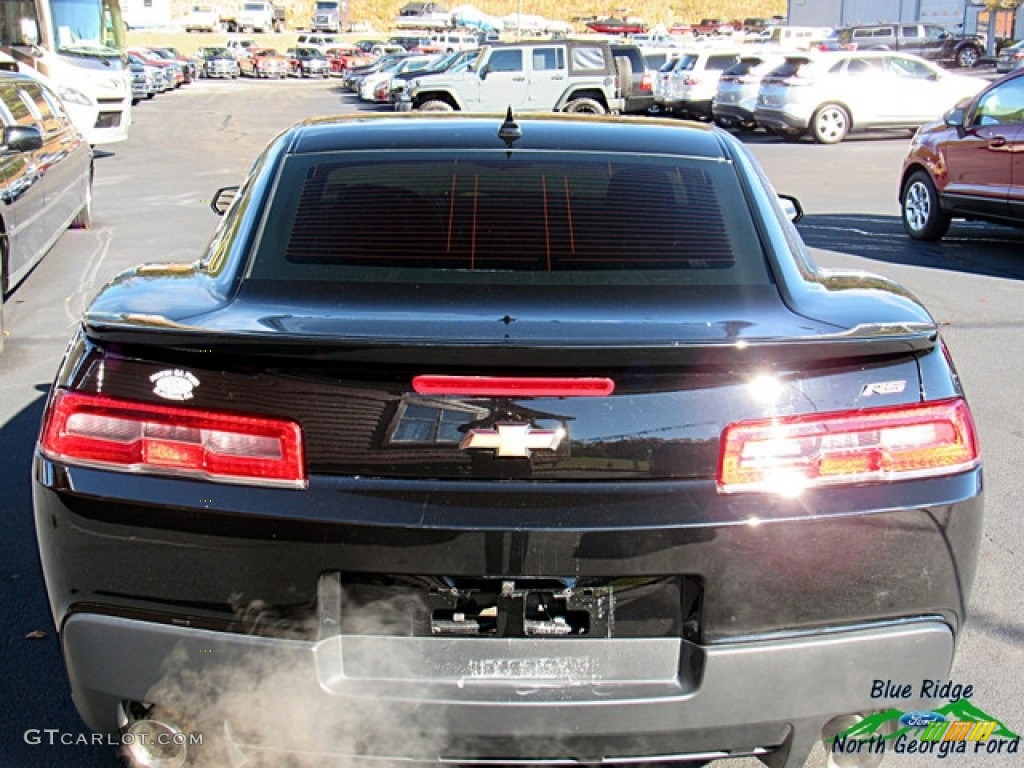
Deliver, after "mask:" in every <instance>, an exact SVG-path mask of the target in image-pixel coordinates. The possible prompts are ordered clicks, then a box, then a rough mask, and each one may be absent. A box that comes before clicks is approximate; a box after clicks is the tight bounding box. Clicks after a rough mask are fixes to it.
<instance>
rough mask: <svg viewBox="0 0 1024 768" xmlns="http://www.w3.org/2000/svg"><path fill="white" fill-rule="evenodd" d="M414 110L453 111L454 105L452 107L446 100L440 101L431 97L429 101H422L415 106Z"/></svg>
mask: <svg viewBox="0 0 1024 768" xmlns="http://www.w3.org/2000/svg"><path fill="white" fill-rule="evenodd" d="M416 110H417V111H418V112H454V111H455V107H453V106H452V105H451V104H449V103H448V102H447V101H442V100H441V99H431V100H430V101H424V102H423V103H422V104H420V105H419V106H418V107H417V108H416Z"/></svg>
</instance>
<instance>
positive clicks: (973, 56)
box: [956, 45, 981, 69]
mask: <svg viewBox="0 0 1024 768" xmlns="http://www.w3.org/2000/svg"><path fill="white" fill-rule="evenodd" d="M980 58H981V53H980V52H979V51H978V49H977V48H975V47H974V46H973V45H968V46H965V47H963V48H961V49H960V50H959V51H957V54H956V65H957V66H958V67H963V68H964V69H970V68H971V67H973V66H976V65H977V63H978V60H979V59H980Z"/></svg>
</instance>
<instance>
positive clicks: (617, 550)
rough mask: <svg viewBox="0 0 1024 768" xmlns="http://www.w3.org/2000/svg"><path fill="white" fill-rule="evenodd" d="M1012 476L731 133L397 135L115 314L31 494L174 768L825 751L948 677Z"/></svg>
mask: <svg viewBox="0 0 1024 768" xmlns="http://www.w3.org/2000/svg"><path fill="white" fill-rule="evenodd" d="M220 199H223V194H222V195H219V196H218V198H217V200H220ZM981 472H982V470H981V461H980V454H979V448H978V443H977V439H976V436H975V432H974V428H973V426H972V421H971V417H970V413H969V410H968V406H967V404H966V402H965V400H964V396H963V393H962V391H961V387H960V383H959V380H958V378H957V376H956V373H955V371H954V369H953V366H952V363H951V362H950V359H949V356H948V354H947V351H946V349H945V346H944V345H943V342H942V340H941V338H940V336H939V333H938V327H937V325H936V323H935V322H934V320H933V319H932V318H931V317H930V316H929V314H928V313H927V312H926V311H925V310H924V309H923V308H922V307H921V306H920V305H919V304H918V303H917V302H916V301H915V300H914V299H913V298H912V297H911V296H910V295H909V294H907V293H906V292H905V291H904V290H902V289H900V288H899V287H897V286H895V285H894V284H892V283H890V282H888V281H886V280H884V279H882V278H877V277H869V276H865V275H864V274H861V273H855V274H847V273H831V272H824V271H821V270H818V269H817V268H816V267H815V266H814V265H813V264H812V263H811V261H810V260H809V258H808V255H807V254H806V252H805V250H804V246H803V245H802V243H801V242H800V239H799V236H798V234H797V232H796V230H795V228H794V227H793V226H792V224H791V222H790V221H789V220H788V219H787V218H786V216H785V215H784V213H783V210H782V207H781V206H780V202H779V198H778V197H777V196H776V194H775V193H774V191H773V190H772V188H771V186H770V185H769V183H768V182H767V180H766V178H765V177H764V175H763V174H762V172H761V171H760V170H759V168H758V167H757V165H756V163H755V162H754V160H753V159H752V157H751V156H750V155H749V154H748V152H747V151H746V150H745V149H744V147H743V146H742V145H741V144H739V143H738V142H737V141H735V140H734V139H732V138H731V137H730V136H729V135H728V134H726V133H725V132H723V131H720V130H718V129H717V128H714V127H711V126H700V125H688V124H681V123H679V122H678V121H661V120H645V121H636V120H630V119H628V118H621V119H611V118H594V117H589V118H586V117H572V116H563V115H558V116H554V115H552V116H546V117H537V118H531V119H524V120H519V121H516V120H515V119H513V118H512V117H511V115H510V116H509V117H508V118H507V119H506V120H505V121H502V120H501V119H500V118H498V117H462V116H447V115H438V116H428V117H424V116H416V117H411V116H390V117H384V116H381V117H375V118H367V117H366V116H359V117H349V118H338V119H321V120H310V121H307V122H304V123H302V124H300V125H297V126H295V127H294V128H292V129H291V130H288V131H286V132H285V133H284V134H282V135H281V136H280V137H278V138H277V139H276V140H275V141H273V142H272V143H271V144H270V146H269V147H268V148H267V150H266V151H265V152H264V153H263V154H262V156H261V157H260V158H259V160H258V161H257V163H256V164H255V166H254V168H253V170H252V172H251V174H250V175H249V177H248V178H247V179H246V181H245V183H244V184H243V185H242V187H241V189H240V190H238V191H237V194H236V195H235V197H234V202H233V203H232V204H231V205H230V207H228V209H227V212H226V216H225V218H224V220H223V223H222V225H221V227H220V228H219V230H218V231H217V233H216V235H215V237H214V238H213V240H212V242H211V244H210V247H209V250H208V252H207V253H206V254H205V255H204V256H203V257H202V259H201V260H200V261H199V262H197V263H196V264H193V265H181V266H166V265H163V266H143V267H139V268H138V269H136V270H133V271H131V272H129V273H126V274H124V275H122V276H121V277H119V278H118V279H117V280H115V281H114V282H113V283H112V284H110V285H109V286H108V287H107V288H106V289H105V290H104V291H103V292H102V293H101V294H100V295H99V296H98V297H97V299H96V300H95V302H94V303H93V305H92V306H91V307H90V309H89V310H88V312H87V314H86V316H85V318H84V319H83V322H82V325H81V327H80V329H79V330H78V332H77V333H76V335H75V338H74V339H73V340H72V341H71V345H70V347H69V349H68V353H67V356H66V358H65V360H64V362H63V364H62V366H61V369H60V371H59V372H58V374H57V378H56V381H55V384H54V387H53V391H52V393H51V395H50V398H49V401H48V404H47V409H46V415H45V418H44V423H43V425H42V429H41V433H40V437H39V443H38V447H37V452H36V456H35V466H34V491H35V513H36V522H37V532H38V536H39V544H40V551H41V553H42V560H43V565H44V569H45V573H46V579H47V586H48V589H49V595H50V600H51V604H52V608H53V614H54V620H55V622H56V625H57V627H58V628H59V630H60V633H61V641H62V648H63V651H64V655H65V659H66V662H67V667H68V671H69V676H70V679H71V686H72V691H73V695H74V699H75V702H76V705H77V706H78V708H79V711H80V712H81V714H82V716H83V717H84V718H85V720H86V721H87V722H88V723H89V725H90V726H92V727H93V728H95V729H96V730H98V731H103V732H116V731H118V730H119V729H120V730H123V731H125V732H126V734H128V735H130V736H131V739H130V740H131V742H132V749H133V754H134V758H135V759H136V760H137V761H138V762H140V763H143V762H146V761H149V764H156V765H171V764H174V762H175V761H181V760H183V759H184V756H185V752H188V753H189V754H192V753H193V752H194V753H195V759H196V760H197V761H201V760H202V759H203V757H204V753H205V754H206V755H208V759H209V761H210V762H211V763H212V764H218V765H223V764H238V765H241V764H245V765H253V764H266V765H280V764H282V763H284V762H285V761H289V762H287V764H289V765H299V764H309V765H326V764H339V765H359V766H362V765H366V764H370V762H369V761H371V760H380V761H390V760H400V761H403V762H404V761H411V762H414V763H415V762H420V763H426V764H439V763H456V764H475V765H498V764H504V763H513V762H514V763H517V764H537V765H567V764H580V765H586V764H602V765H608V764H612V765H614V764H628V765H637V764H660V763H667V762H689V763H692V762H706V761H710V760H713V759H715V758H720V757H732V756H739V755H754V756H757V757H759V758H761V759H762V760H763V761H764V762H765V763H766V764H768V765H772V766H776V768H778V767H779V766H786V767H787V768H797V766H800V765H802V764H803V763H804V761H805V759H806V758H807V756H808V754H809V752H810V750H811V748H812V746H813V745H814V744H815V743H816V742H817V741H818V740H819V739H820V738H821V735H822V733H823V731H825V732H829V730H830V729H831V730H835V729H836V728H837V724H838V723H846V722H849V720H848V718H849V717H850V716H854V717H857V716H860V715H862V714H864V713H867V712H869V711H872V710H876V709H879V708H882V709H884V708H888V707H889V706H891V704H892V702H887V701H885V700H881V699H878V698H877V697H875V696H873V684H874V681H875V680H878V679H883V680H887V679H894V680H895V679H898V680H918V679H920V680H924V679H933V678H941V677H944V676H945V675H947V674H948V671H949V669H950V664H951V662H952V658H953V652H954V646H955V643H956V638H957V635H958V634H959V632H960V631H961V630H962V628H963V623H964V618H965V605H966V602H967V599H968V596H969V593H970V587H971V583H972V580H973V573H974V569H975V558H976V553H977V549H978V543H979V536H980V532H981V512H982V483H981V481H982V476H981ZM900 705H901V706H906V705H907V702H905V701H901V702H900ZM160 737H163V739H164V746H165V748H163V749H157V747H156V746H155V745H156V744H157V743H158V739H159V738H160ZM196 737H198V738H196ZM147 739H148V743H149V744H150V745H151V746H150V747H146V746H145V744H146V742H147ZM194 741H202V742H203V743H202V745H201V748H197V749H195V750H193V749H192V748H191V746H190V742H194ZM154 753H156V754H154ZM286 754H287V755H288V757H287V758H286V757H285V755H286ZM154 760H155V761H156V762H153V761H154ZM246 761H248V762H246ZM304 761H305V762H304Z"/></svg>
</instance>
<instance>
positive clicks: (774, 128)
mask: <svg viewBox="0 0 1024 768" xmlns="http://www.w3.org/2000/svg"><path fill="white" fill-rule="evenodd" d="M985 84H986V83H985V81H984V80H982V79H981V78H978V77H973V76H969V75H958V74H954V73H952V72H948V71H946V70H944V69H942V68H940V67H939V66H938V65H936V64H932V63H931V62H929V61H925V60H924V59H922V58H920V57H918V56H912V55H910V54H902V53H892V52H889V51H859V52H858V51H837V52H828V53H819V54H817V55H813V54H797V55H790V56H787V57H786V61H785V62H784V63H783V64H782V65H781V66H780V67H778V68H777V69H775V70H774V71H772V72H770V73H768V74H767V75H766V76H765V77H764V79H763V80H762V81H761V88H760V91H759V92H758V96H757V106H756V107H755V109H754V119H755V120H756V121H757V124H758V125H760V126H761V127H763V128H766V129H768V130H769V131H771V132H773V133H776V134H778V135H780V136H783V137H784V138H789V139H797V138H800V137H801V136H803V135H804V134H805V133H810V134H811V136H813V137H814V139H815V141H817V142H819V143H821V144H835V143H837V142H840V141H842V140H843V139H844V138H846V136H847V135H848V134H849V133H850V132H851V131H864V130H876V129H916V128H918V127H920V126H921V125H923V124H924V123H926V122H928V121H929V120H935V119H936V118H938V117H940V116H941V115H942V114H943V113H944V112H945V111H946V110H948V109H950V108H951V107H952V106H953V105H954V104H956V103H957V102H958V101H960V100H961V99H964V98H966V97H968V96H973V95H974V94H976V93H977V92H978V91H980V90H981V88H982V86H984V85H985Z"/></svg>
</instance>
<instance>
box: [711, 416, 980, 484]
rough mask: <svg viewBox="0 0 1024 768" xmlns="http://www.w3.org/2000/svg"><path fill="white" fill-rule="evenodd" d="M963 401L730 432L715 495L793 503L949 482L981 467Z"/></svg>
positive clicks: (759, 424)
mask: <svg viewBox="0 0 1024 768" xmlns="http://www.w3.org/2000/svg"><path fill="white" fill-rule="evenodd" d="M979 461H980V449H979V446H978V440H977V435H976V433H975V429H974V422H973V421H972V419H971V413H970V410H969V409H968V407H967V403H966V402H965V401H964V400H962V399H954V400H943V401H939V402H933V403H923V404H917V405H908V406H898V407H892V408H878V409H872V410H861V411H844V412H839V413H825V414H813V415H807V416H787V417H782V418H778V419H763V420H758V421H745V422H737V423H734V424H730V425H729V426H728V427H726V428H725V431H724V432H723V433H722V444H721V450H720V453H719V460H718V477H717V480H718V489H719V491H720V492H722V493H737V492H744V491H759V492H776V493H782V494H784V495H796V494H799V493H800V492H801V491H803V490H805V489H807V488H815V487H819V486H824V485H841V484H851V483H862V482H878V481H890V480H904V479H911V478H920V477H930V476H935V475H948V474H954V473H956V472H962V471H965V470H968V469H971V468H973V467H975V466H977V465H978V463H979Z"/></svg>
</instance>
